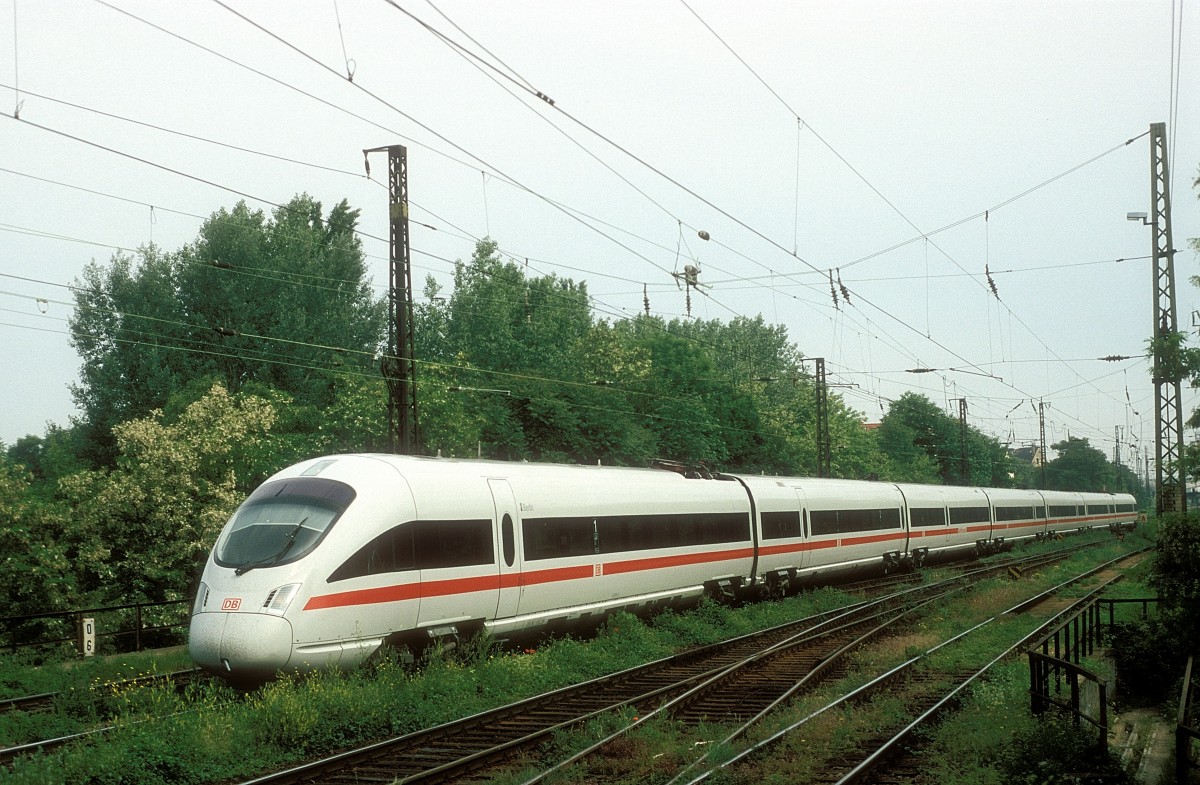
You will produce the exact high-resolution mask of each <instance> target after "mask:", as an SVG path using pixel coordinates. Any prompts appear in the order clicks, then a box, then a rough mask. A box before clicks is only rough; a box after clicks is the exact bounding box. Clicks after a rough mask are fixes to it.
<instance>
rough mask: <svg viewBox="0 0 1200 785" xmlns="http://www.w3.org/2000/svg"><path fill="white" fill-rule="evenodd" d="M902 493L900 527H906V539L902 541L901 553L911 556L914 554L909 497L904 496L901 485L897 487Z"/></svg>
mask: <svg viewBox="0 0 1200 785" xmlns="http://www.w3.org/2000/svg"><path fill="white" fill-rule="evenodd" d="M895 488H896V490H897V491H898V492H899V493H900V525H901V526H902V527H904V539H903V540H901V548H900V552H901V553H902V554H906V555H907V554H909V553H911V552H912V548H911V546H912V536H913V533H912V520H911V519H910V517H909V514H908V497H907V496H906V495H905V494H904V489H903V488H901V487H900V486H899V485H897V486H895Z"/></svg>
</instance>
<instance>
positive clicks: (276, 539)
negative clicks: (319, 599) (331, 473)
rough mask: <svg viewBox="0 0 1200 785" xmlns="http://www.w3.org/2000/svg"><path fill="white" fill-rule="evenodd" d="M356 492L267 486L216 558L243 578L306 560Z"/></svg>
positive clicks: (305, 484) (300, 480)
mask: <svg viewBox="0 0 1200 785" xmlns="http://www.w3.org/2000/svg"><path fill="white" fill-rule="evenodd" d="M353 500H354V489H353V488H351V487H350V486H349V485H346V484H345V483H340V482H337V481H336V480H326V479H322V478H319V477H293V478H291V479H287V480H276V481H275V482H270V483H267V484H265V485H262V486H260V487H259V488H258V490H256V491H255V492H254V493H252V494H250V498H248V499H246V501H245V502H243V503H242V506H241V507H239V508H238V510H237V512H236V513H234V515H233V519H232V520H231V521H230V523H229V526H228V527H227V528H226V531H225V534H224V535H223V536H222V538H221V540H220V542H218V543H217V549H216V552H215V553H214V554H213V556H214V558H215V559H216V562H217V564H219V565H221V566H222V567H233V568H234V569H235V570H236V571H237V573H238V574H239V575H241V574H242V573H245V572H249V571H250V570H253V569H256V568H259V567H274V566H276V565H279V564H287V563H289V562H294V561H296V560H297V559H300V558H303V557H304V556H305V555H306V554H307V553H308V552H309V551H311V550H312V549H313V548H315V547H316V546H317V543H319V542H320V541H321V539H322V538H323V537H324V536H325V533H326V532H328V531H329V529H330V528H331V527H332V526H333V524H334V523H335V522H336V521H337V519H338V518H339V517H340V516H341V514H342V513H343V512H345V511H346V508H347V507H348V506H349V505H350V502H352V501H353Z"/></svg>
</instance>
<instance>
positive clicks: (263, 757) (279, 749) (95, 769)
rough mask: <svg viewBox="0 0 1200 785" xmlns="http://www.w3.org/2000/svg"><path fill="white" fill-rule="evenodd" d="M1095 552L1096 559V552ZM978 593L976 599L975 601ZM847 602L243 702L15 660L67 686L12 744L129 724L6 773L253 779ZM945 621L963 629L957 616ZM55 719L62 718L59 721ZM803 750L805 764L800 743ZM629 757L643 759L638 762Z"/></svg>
mask: <svg viewBox="0 0 1200 785" xmlns="http://www.w3.org/2000/svg"><path fill="white" fill-rule="evenodd" d="M1037 547H1046V548H1053V547H1058V546H1057V545H1053V544H1046V545H1045V546H1037ZM1086 558H1087V559H1089V560H1091V561H1093V562H1094V561H1095V560H1097V559H1098V558H1099V557H1097V556H1091V555H1089V556H1088V557H1086ZM1005 586H1006V584H1005V583H1004V582H1003V581H1000V582H997V583H996V584H994V585H993V589H994V590H995V591H996V592H997V593H999V592H1000V590H1001V589H1003V588H1004V587H1005ZM977 596H978V594H976V596H973V597H972V598H971V601H972V602H974V601H976V600H977ZM847 599H848V597H847V596H846V595H845V594H844V593H842V592H839V591H837V590H836V589H821V590H817V591H812V592H806V593H805V594H803V595H801V596H799V597H794V598H789V599H787V600H783V601H779V602H763V603H755V604H752V605H748V606H744V607H741V608H738V609H729V608H726V607H723V606H720V605H717V604H715V603H704V604H702V605H701V606H700V607H699V608H697V609H696V610H695V611H691V612H687V613H668V614H663V615H660V616H658V617H656V618H654V619H652V620H650V621H648V622H646V621H642V620H640V619H637V618H635V617H632V616H629V615H627V614H621V615H617V616H614V617H613V618H612V619H610V620H609V622H608V623H607V624H606V625H605V626H604V627H603V628H602V629H601V631H600V632H599V634H598V635H597V636H596V637H595V638H593V639H590V640H588V641H580V640H575V639H571V638H563V639H559V640H555V641H553V642H550V643H548V644H546V645H544V646H540V647H538V648H537V650H535V651H531V652H528V653H513V654H501V653H499V652H497V651H495V650H492V649H489V648H487V647H486V646H480V647H476V648H474V649H473V650H472V649H468V650H465V651H463V652H460V653H458V654H457V655H456V656H455V657H453V658H441V657H436V658H432V659H429V660H427V661H425V662H423V663H421V664H420V666H419V667H417V668H416V669H413V668H406V667H404V666H402V665H401V664H400V663H399V661H397V660H394V659H390V658H381V659H380V660H379V661H377V662H376V663H375V664H374V665H373V666H372V667H370V668H363V669H360V670H357V671H354V672H351V673H327V674H315V675H311V676H305V677H291V678H285V679H281V680H279V681H277V682H274V683H272V684H270V685H267V686H266V687H264V688H262V689H260V690H258V691H255V692H253V693H250V694H249V695H247V696H244V698H242V699H236V696H235V694H234V693H233V692H232V691H231V690H229V689H228V688H226V687H223V686H221V685H219V684H210V685H203V686H199V687H196V688H194V689H193V690H192V694H191V695H189V696H186V699H184V698H180V697H179V696H176V695H175V694H174V692H173V691H171V690H169V689H166V688H162V687H147V688H138V689H131V690H125V691H118V692H119V694H111V695H106V694H99V695H97V694H94V693H95V691H94V690H91V689H90V686H91V685H92V684H94V683H95V682H96V681H97V680H106V679H107V678H109V677H110V675H111V674H121V675H126V676H128V675H134V674H136V673H137V672H139V671H141V672H144V671H145V670H146V669H147V668H148V667H153V668H157V669H158V672H164V671H167V670H171V669H174V666H170V665H168V664H167V661H166V660H153V661H152V662H153V663H154V664H153V665H147V664H146V663H147V661H138V660H137V659H136V658H135V659H131V660H129V661H106V662H105V663H99V662H97V663H83V664H77V665H74V666H72V667H57V668H51V667H48V666H43V668H42V669H41V673H39V674H30V673H26V672H25V671H29V670H33V669H30V668H27V667H26V668H22V666H21V665H20V663H17V662H11V661H10V662H5V663H3V664H2V665H0V678H4V677H5V676H8V677H9V678H8V680H7V681H5V684H6V685H7V688H8V689H11V690H14V691H16V692H32V691H54V690H55V689H64V695H63V697H62V698H61V699H60V702H59V704H58V705H57V706H56V710H55V712H54V714H53V715H48V716H52V717H53V718H54V719H45V720H39V719H37V718H34V717H30V718H25V720H24V722H25V723H26V724H25V725H24V726H23V727H21V728H16V727H5V726H3V725H0V729H3V732H5V733H7V734H8V737H9V738H13V739H16V738H26V739H28V738H30V737H31V735H32V736H38V735H39V734H40V737H41V738H45V737H46V736H48V735H58V734H57V733H43V731H45V730H48V729H50V728H52V727H53V728H59V727H61V728H63V729H67V728H69V727H75V728H80V727H85V726H87V725H88V724H89V723H93V722H96V721H99V720H104V721H111V722H114V723H116V724H118V725H119V726H120V727H119V729H118V730H116V731H114V732H113V733H111V734H106V735H105V736H104V737H103V738H100V739H96V740H94V741H91V742H87V743H83V744H77V745H73V746H72V747H70V748H67V749H64V750H62V751H58V752H54V753H50V754H39V755H35V756H32V757H29V758H25V759H23V760H21V761H18V762H17V764H16V765H15V766H14V767H13V769H12V770H11V771H10V772H0V782H12V783H59V782H63V783H66V782H70V783H72V784H73V785H74V784H75V783H95V784H96V785H109V784H110V783H112V784H114V785H115V784H118V783H146V784H147V785H154V784H155V783H183V784H185V785H186V784H188V783H194V784H195V785H200V784H201V783H208V782H213V781H219V780H228V779H234V778H238V777H241V778H246V777H249V776H253V775H255V774H258V773H260V772H262V771H264V770H269V769H271V768H276V767H282V766H286V765H288V764H291V763H294V762H296V761H298V760H301V759H303V758H306V757H311V756H316V755H321V754H326V753H330V752H333V751H335V750H338V749H340V748H343V747H345V746H349V745H352V744H358V743H363V742H366V741H369V740H373V739H378V738H383V737H388V736H392V735H399V734H402V733H407V732H410V731H413V730H417V729H419V728H423V727H428V726H431V725H434V724H437V723H440V722H445V721H448V720H450V719H454V718H457V717H460V716H464V715H468V714H471V713H475V712H478V711H482V710H484V709H487V708H490V707H493V706H497V705H501V704H504V703H508V702H511V701H514V700H518V699H520V698H523V697H528V696H531V695H535V694H539V693H542V692H545V691H547V690H550V689H554V688H556V687H560V686H566V685H570V684H576V683H579V682H582V681H586V680H588V679H591V678H595V677H598V676H601V675H603V674H606V673H609V672H613V671H616V670H620V669H623V668H627V667H631V666H634V665H637V664H640V663H643V662H646V661H649V660H653V659H657V658H661V657H664V656H667V655H668V654H670V653H672V652H674V651H677V650H679V649H680V648H683V647H686V646H690V645H697V644H702V643H709V642H714V641H717V640H721V639H724V638H728V637H731V636H734V635H739V634H743V633H746V632H750V631H753V630H757V629H761V628H763V627H767V626H771V625H775V624H781V623H784V622H787V621H792V620H795V619H796V618H799V617H802V616H804V615H808V614H811V613H814V612H817V611H820V610H826V609H829V608H833V607H837V606H839V605H842V604H844V603H845V602H846V601H847ZM951 616H953V614H951ZM945 623H947V624H951V623H960V622H959V620H958V619H956V618H950V619H949V620H948V621H947V622H945ZM936 634H937V633H936V630H934V629H933V628H932V627H929V628H928V629H922V628H920V627H914V628H912V629H910V630H909V631H908V633H907V634H906V635H904V636H902V637H899V638H897V639H895V640H892V641H889V642H887V644H886V646H883V647H881V648H880V649H879V650H877V651H867V650H864V651H863V652H861V653H860V654H859V655H857V656H859V657H861V658H863V662H864V663H865V662H866V660H867V659H871V658H874V659H877V660H879V661H891V660H893V659H898V658H899V659H902V658H903V657H904V656H905V655H906V654H909V653H911V652H912V651H915V650H919V649H923V648H925V647H927V645H928V641H930V640H932V638H933V637H934V636H935V635H936ZM135 662H136V663H137V664H136V665H135V664H134V663H135ZM101 674H104V675H101ZM34 684H38V685H45V686H46V687H47V689H40V690H35V689H29V687H31V686H32V685H34ZM56 685H57V686H56ZM819 699H820V696H816V695H814V696H809V697H805V698H804V699H802V701H801V703H800V707H801V708H800V710H801V711H803V710H805V709H804V708H803V707H806V706H813V702H814V701H816V700H819ZM878 705H879V710H880V711H881V712H883V713H884V715H889V712H890V713H894V712H895V710H896V707H895V706H887V705H886V704H885V702H884V701H883V700H882V699H881V700H880V702H879V704H878ZM1018 705H1022V704H1018ZM813 707H815V706H813ZM639 708H642V709H643V710H645V709H648V708H650V707H639ZM808 710H811V709H808ZM850 715H852V716H850ZM850 715H846V716H842V717H841V719H835V718H827V719H822V720H821V723H832V725H831V727H830V728H826V730H825V731H822V734H823V736H822V737H823V738H828V739H838V738H842V737H843V735H845V734H850V735H848V736H846V738H851V737H852V735H853V732H854V731H853V729H854V728H856V727H858V726H859V724H860V723H866V724H867V725H870V724H871V723H873V722H879V716H880V715H873V714H871V713H870V712H866V711H860V710H855V711H854V712H851V713H850ZM622 720H623V718H622V717H621V716H614V717H612V718H609V719H608V720H603V721H600V722H598V724H596V725H595V726H594V727H590V728H588V729H585V731H584V732H583V733H581V734H569V735H565V736H563V737H561V738H560V739H559V740H557V741H556V743H555V745H554V746H553V748H551V749H550V750H548V751H547V752H546V760H547V761H548V760H551V759H554V756H555V755H559V754H561V753H562V752H563V751H564V750H567V749H573V748H578V747H579V746H585V744H586V743H587V742H588V740H589V739H594V738H597V737H598V736H597V734H601V733H602V731H603V730H604V729H605V728H606V727H615V726H616V725H617V724H619V723H621V722H622ZM14 722H15V720H14ZM56 722H58V723H62V724H61V725H54V723H56ZM606 722H607V723H608V725H605V724H604V723H606ZM39 723H41V724H39ZM816 727H817V726H814V728H816ZM814 732H815V731H812V732H809V731H806V734H808V735H804V734H802V735H801V738H809V739H810V740H811V739H812V738H814V736H813V735H811V734H812V733H814ZM727 733H728V729H727V728H723V727H722V726H719V725H712V726H705V727H701V728H693V727H682V726H679V725H677V724H676V723H674V722H673V721H672V720H670V719H668V718H664V719H660V720H655V721H652V722H646V723H643V724H642V725H641V726H640V727H639V728H638V729H637V731H636V732H635V733H634V734H631V735H630V736H629V738H628V740H627V741H623V742H622V744H624V745H626V746H624V747H622V748H620V749H618V750H617V752H615V753H613V754H610V755H609V756H608V757H607V758H606V759H605V760H606V763H605V765H608V766H610V767H628V768H629V771H628V772H617V771H616V770H615V769H614V771H613V773H614V774H618V773H619V774H620V776H624V777H629V781H651V780H658V781H665V780H666V779H669V778H670V777H664V776H663V772H664V771H665V770H667V769H673V768H674V767H677V766H679V765H681V763H684V764H685V763H686V762H688V761H691V760H694V759H695V758H697V757H699V756H700V755H701V754H703V753H704V752H710V753H716V755H717V757H718V758H719V757H720V756H721V755H728V754H729V750H722V749H718V748H717V745H715V744H713V743H712V742H714V741H719V740H720V739H721V738H723V737H724V736H725V735H726V734H727ZM701 742H703V743H701ZM797 743H798V744H800V748H798V749H797V750H796V752H795V755H796V756H797V757H798V756H799V754H800V749H803V747H804V745H803V744H802V743H800V742H797ZM698 744H699V746H697V745H698ZM809 746H811V745H809ZM630 761H646V763H645V764H644V765H642V768H638V767H637V766H633V765H632V764H630ZM538 763H540V762H534V763H532V764H531V765H537V764H538ZM639 765H641V764H639ZM780 771H781V772H782V771H783V769H782V768H781V770H780ZM509 776H510V777H512V776H515V775H509ZM772 776H776V775H774V774H773V775H772ZM778 776H779V777H784V776H785V775H784V774H783V773H779V774H778ZM564 777H565V778H564V779H563V780H562V781H564V782H571V781H584V780H583V779H576V780H573V779H571V778H573V777H574V778H578V777H584V778H586V773H580V772H570V773H567V774H565V775H564ZM646 778H648V779H646ZM498 781H501V782H502V781H504V780H498ZM779 781H783V780H782V779H781V780H779Z"/></svg>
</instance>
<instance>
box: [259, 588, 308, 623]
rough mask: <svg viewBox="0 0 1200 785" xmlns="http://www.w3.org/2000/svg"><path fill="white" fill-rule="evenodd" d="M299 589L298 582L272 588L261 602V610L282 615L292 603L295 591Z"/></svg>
mask: <svg viewBox="0 0 1200 785" xmlns="http://www.w3.org/2000/svg"><path fill="white" fill-rule="evenodd" d="M298 591H300V584H298V583H289V584H287V585H286V586H280V587H279V588H277V589H272V590H271V593H270V594H268V595H267V599H266V602H264V603H263V605H262V606H263V610H264V611H266V612H267V613H272V614H274V615H276V616H282V615H283V614H284V613H285V612H286V611H287V609H288V606H289V605H291V604H292V599H293V598H294V597H295V596H296V592H298Z"/></svg>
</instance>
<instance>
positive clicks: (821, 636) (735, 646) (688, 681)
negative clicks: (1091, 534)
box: [247, 550, 1075, 785]
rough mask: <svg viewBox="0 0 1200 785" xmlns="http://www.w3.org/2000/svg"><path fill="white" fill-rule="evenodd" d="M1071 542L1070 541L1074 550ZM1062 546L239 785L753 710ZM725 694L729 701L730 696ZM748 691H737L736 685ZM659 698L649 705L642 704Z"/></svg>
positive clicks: (446, 765)
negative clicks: (936, 603) (954, 597)
mask: <svg viewBox="0 0 1200 785" xmlns="http://www.w3.org/2000/svg"><path fill="white" fill-rule="evenodd" d="M1070 552H1075V551H1074V550H1072V551H1070ZM1067 553H1068V552H1065V551H1062V552H1058V553H1054V554H1044V555H1039V556H1033V557H1029V558H1026V559H1018V560H1003V561H1001V562H998V563H994V564H990V565H987V566H984V567H978V568H976V569H973V570H968V571H966V572H964V573H962V574H961V575H958V576H955V577H952V578H950V579H947V580H945V581H941V582H939V583H936V584H930V585H925V586H916V587H908V588H904V589H902V590H900V591H895V592H892V593H890V594H888V595H886V596H884V597H881V598H876V599H872V600H863V601H861V602H858V603H855V604H853V605H851V606H849V607H847V608H842V609H839V610H837V611H831V612H827V613H824V614H818V615H815V616H811V617H808V618H806V619H802V620H798V621H796V622H792V623H789V624H786V625H782V626H780V627H776V628H773V629H770V630H765V631H762V632H758V633H753V634H750V635H746V636H743V637H741V638H738V639H735V640H732V641H726V642H724V643H722V644H718V645H711V646H705V647H700V648H697V649H693V650H690V651H687V652H684V653H682V654H678V655H675V656H673V657H669V658H666V659H663V660H660V661H657V662H654V663H650V664H647V665H643V666H640V667H637V668H633V669H630V670H627V671H623V672H620V673H616V674H612V675H610V676H607V677H604V678H600V679H596V680H593V681H590V682H587V683H585V684H580V685H576V686H573V687H569V688H566V689H562V690H558V691H555V692H552V693H548V694H546V695H541V696H537V697H535V698H531V699H528V700H525V701H521V702H519V703H515V704H511V705H508V706H504V707H501V708H499V709H496V710H493V711H488V712H484V713H481V714H478V715H475V716H472V717H467V718H464V719H461V720H458V721H455V722H451V723H447V724H445V725H441V726H438V727H435V728H430V729H427V730H424V731H420V732H417V733H412V734H408V735H405V736H401V737H397V738H394V739H390V740H387V741H383V742H379V743H377V744H373V745H369V746H366V747H362V748H358V749H354V750H349V751H346V752H343V753H341V754H339V755H335V756H332V757H329V758H325V759H322V760H319V761H314V762H312V763H308V764H305V765H303V766H298V767H295V768H293V769H289V770H287V771H283V772H278V773H274V774H270V775H267V776H264V777H260V778H258V779H255V780H252V781H250V783H247V785H251V784H252V785H281V784H283V783H288V784H290V785H295V784H297V783H315V782H322V783H362V782H372V781H375V782H392V781H398V782H402V783H416V782H422V783H426V782H445V781H455V782H464V781H474V780H477V779H480V778H484V777H486V776H487V773H488V772H489V771H492V770H494V767H496V766H499V765H503V764H505V763H506V762H508V761H511V760H512V759H513V758H515V757H516V756H518V755H519V754H521V753H524V752H528V751H529V750H531V749H532V748H534V747H536V746H537V745H540V744H542V743H544V742H545V741H547V740H550V739H551V738H553V736H554V734H556V733H559V732H562V731H566V730H569V729H572V728H574V727H577V726H579V725H580V724H582V723H586V722H587V721H589V720H595V719H598V718H600V717H601V716H603V715H608V714H611V713H612V712H614V711H619V712H620V711H623V712H624V713H625V714H626V715H628V716H630V717H634V716H636V719H635V720H634V721H633V723H632V724H631V726H630V727H636V726H637V725H639V724H641V723H643V722H645V721H647V720H648V719H649V718H651V717H652V716H654V715H655V714H656V713H657V712H658V711H661V710H663V709H662V707H668V708H670V709H672V710H674V711H678V712H679V715H678V716H679V717H681V718H682V719H683V721H687V720H689V719H690V720H692V721H715V720H717V719H718V718H719V719H720V720H721V721H728V720H729V718H731V717H736V718H742V717H745V716H749V715H758V714H761V713H762V712H764V711H767V710H769V709H770V708H771V707H773V706H774V705H776V704H777V703H778V702H779V701H780V700H784V699H786V697H787V695H788V694H790V693H789V692H788V690H789V688H790V687H792V686H794V685H795V683H796V681H797V677H798V676H801V677H803V675H804V674H815V675H813V676H810V677H808V678H814V679H815V678H817V677H818V676H819V675H821V674H822V673H827V672H830V670H831V669H832V668H834V667H835V666H836V665H837V663H838V662H839V661H840V659H841V658H842V657H844V656H845V654H846V653H848V652H850V651H852V650H854V648H856V647H857V646H859V645H862V643H863V642H865V641H866V640H869V639H871V638H872V636H877V635H881V634H884V632H885V631H886V630H887V629H891V628H894V625H896V624H899V623H901V622H902V621H903V619H904V618H905V615H906V614H908V613H911V612H912V611H913V609H914V608H916V607H918V606H920V605H922V604H923V603H928V602H931V601H933V600H934V599H936V598H939V597H944V596H945V595H946V594H948V593H951V592H954V591H958V590H961V589H962V588H963V587H965V586H968V585H970V584H972V583H973V582H975V581H977V580H979V579H980V578H983V577H987V576H991V575H995V574H999V573H1004V572H1006V571H1007V570H1008V569H1009V568H1010V567H1012V566H1013V565H1014V564H1021V565H1023V567H1024V568H1025V569H1030V570H1032V569H1036V568H1037V567H1039V566H1042V565H1045V564H1047V563H1050V562H1053V561H1058V560H1061V559H1063V558H1065V557H1066V555H1067ZM731 695H736V696H737V699H736V700H730V699H729V696H731ZM749 695H753V696H754V698H753V699H752V700H751V699H748V698H747V696H749ZM653 706H660V709H658V710H655V711H649V712H647V711H645V709H648V708H650V707H653Z"/></svg>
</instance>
